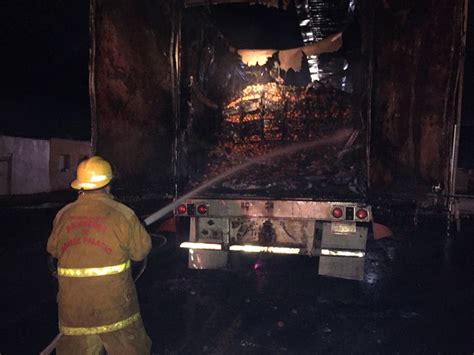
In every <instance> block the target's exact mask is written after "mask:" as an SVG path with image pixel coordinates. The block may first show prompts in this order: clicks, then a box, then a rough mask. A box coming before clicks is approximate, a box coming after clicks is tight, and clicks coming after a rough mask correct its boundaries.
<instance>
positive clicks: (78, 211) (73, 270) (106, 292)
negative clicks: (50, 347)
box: [47, 192, 151, 335]
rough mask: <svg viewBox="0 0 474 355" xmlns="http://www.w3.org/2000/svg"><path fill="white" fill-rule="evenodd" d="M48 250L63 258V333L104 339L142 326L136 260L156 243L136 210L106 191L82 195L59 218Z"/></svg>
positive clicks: (60, 299)
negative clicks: (134, 271) (132, 265)
mask: <svg viewBox="0 0 474 355" xmlns="http://www.w3.org/2000/svg"><path fill="white" fill-rule="evenodd" d="M47 249H48V252H49V253H50V254H51V255H53V256H54V257H55V258H57V259H58V279H59V293H58V306H59V328H60V331H61V332H62V333H63V334H65V335H90V334H101V333H107V332H111V331H115V330H119V329H123V328H125V327H127V326H128V325H130V324H132V323H134V322H136V321H140V322H141V319H140V313H139V312H140V310H139V304H138V300H137V293H136V289H135V285H134V282H133V279H132V273H131V268H130V260H133V261H140V260H143V259H144V258H145V257H146V255H147V254H148V252H149V251H150V249H151V238H150V236H149V234H148V233H147V231H146V230H145V228H144V227H143V226H142V224H141V222H140V221H139V219H138V218H137V216H136V215H135V213H134V212H133V211H132V210H131V209H130V208H128V207H126V206H125V205H123V204H121V203H119V202H117V201H115V200H114V199H113V197H112V196H111V195H110V194H108V193H106V192H94V193H85V194H82V195H79V197H78V199H77V201H75V202H73V203H70V204H69V205H67V206H65V207H64V208H63V209H62V210H60V211H59V212H58V214H57V215H56V218H55V220H54V224H53V230H52V233H51V235H50V237H49V239H48V245H47Z"/></svg>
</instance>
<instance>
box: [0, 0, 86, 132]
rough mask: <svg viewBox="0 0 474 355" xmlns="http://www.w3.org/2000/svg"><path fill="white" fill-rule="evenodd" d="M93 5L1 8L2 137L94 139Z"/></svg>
mask: <svg viewBox="0 0 474 355" xmlns="http://www.w3.org/2000/svg"><path fill="white" fill-rule="evenodd" d="M88 19H89V2H88V1H84V0H71V1H63V0H51V1H47V2H45V1H41V0H15V1H9V2H6V3H5V4H4V5H1V8H0V36H1V37H0V43H1V46H2V50H1V52H2V55H1V58H2V69H3V70H2V75H1V83H2V85H1V93H0V116H1V117H2V119H1V121H2V125H1V128H0V134H4V135H14V136H22V137H30V138H51V137H58V138H73V139H81V140H89V139H90V110H89V98H88V95H89V93H88V61H89V28H88V27H89V24H88V22H89V20H88Z"/></svg>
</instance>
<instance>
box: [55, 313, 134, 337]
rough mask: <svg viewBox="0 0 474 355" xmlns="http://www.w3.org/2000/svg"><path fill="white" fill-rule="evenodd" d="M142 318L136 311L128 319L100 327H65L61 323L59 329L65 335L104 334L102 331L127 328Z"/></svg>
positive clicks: (108, 331) (107, 331)
mask: <svg viewBox="0 0 474 355" xmlns="http://www.w3.org/2000/svg"><path fill="white" fill-rule="evenodd" d="M138 319H140V313H135V314H134V315H132V316H131V317H128V318H127V319H124V320H121V321H119V322H116V323H112V324H106V325H100V326H98V327H65V326H62V325H59V330H60V331H61V333H63V334H64V335H93V334H102V333H110V332H113V331H116V330H119V329H122V328H125V327H127V326H129V325H130V324H132V323H133V322H136V321H137V320H138Z"/></svg>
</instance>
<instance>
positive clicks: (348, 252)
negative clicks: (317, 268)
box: [321, 249, 365, 258]
mask: <svg viewBox="0 0 474 355" xmlns="http://www.w3.org/2000/svg"><path fill="white" fill-rule="evenodd" d="M321 255H326V256H349V257H355V258H363V257H364V256H365V251H362V250H330V249H321Z"/></svg>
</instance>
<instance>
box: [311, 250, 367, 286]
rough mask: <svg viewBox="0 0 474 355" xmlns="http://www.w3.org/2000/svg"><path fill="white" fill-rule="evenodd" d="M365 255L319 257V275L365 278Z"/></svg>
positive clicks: (351, 278) (352, 278)
mask: <svg viewBox="0 0 474 355" xmlns="http://www.w3.org/2000/svg"><path fill="white" fill-rule="evenodd" d="M364 263H365V257H363V258H353V257H347V256H323V255H321V257H320V258H319V272H318V273H319V275H323V276H332V277H340V278H343V279H350V280H362V279H363V278H364Z"/></svg>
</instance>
